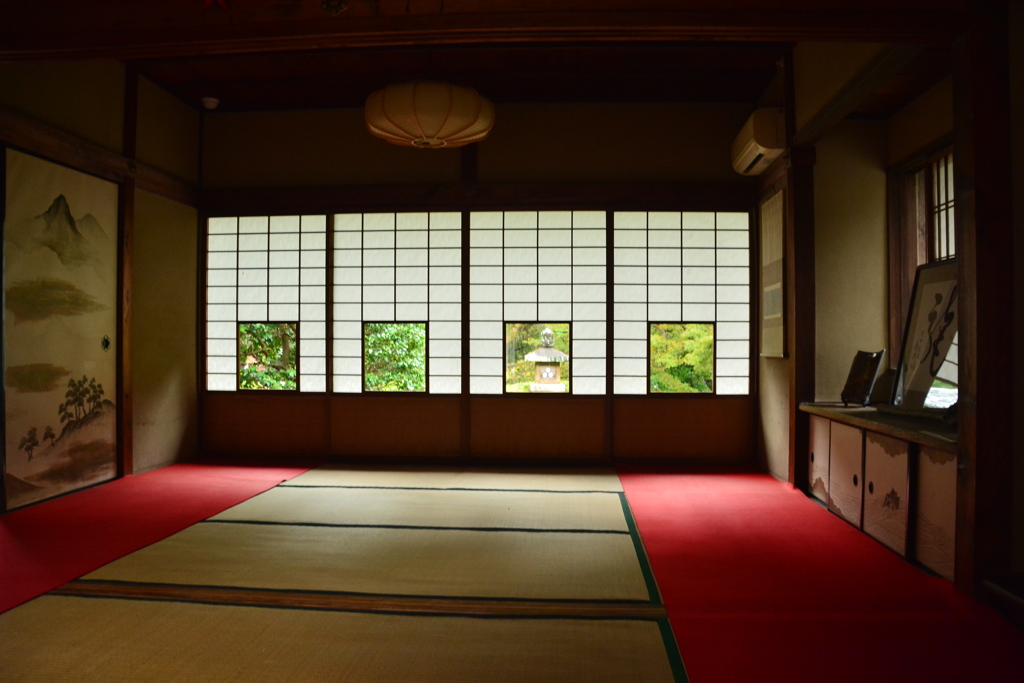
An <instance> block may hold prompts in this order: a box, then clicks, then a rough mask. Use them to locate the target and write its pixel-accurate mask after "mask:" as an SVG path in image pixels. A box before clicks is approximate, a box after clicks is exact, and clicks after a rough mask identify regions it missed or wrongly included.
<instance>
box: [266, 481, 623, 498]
mask: <svg viewBox="0 0 1024 683" xmlns="http://www.w3.org/2000/svg"><path fill="white" fill-rule="evenodd" d="M274 488H288V489H381V490H385V491H497V492H507V493H570V494H577V493H608V494H612V495H619V494H621V493H622V492H621V491H601V490H588V491H583V490H579V491H575V490H574V491H565V490H561V489H501V488H480V487H470V486H368V485H347V484H291V483H289V482H282V483H280V484H278V485H277V486H275V487H274Z"/></svg>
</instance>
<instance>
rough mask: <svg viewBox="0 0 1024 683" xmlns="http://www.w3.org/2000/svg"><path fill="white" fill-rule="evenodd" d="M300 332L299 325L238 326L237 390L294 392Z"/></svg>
mask: <svg viewBox="0 0 1024 683" xmlns="http://www.w3.org/2000/svg"><path fill="white" fill-rule="evenodd" d="M297 328H298V325H297V324H296V323H241V324H239V326H238V386H239V387H241V388H242V389H295V388H296V387H297V386H298V384H297V376H298V371H297V369H296V360H295V358H296V350H297V343H296V342H297V335H298V330H297Z"/></svg>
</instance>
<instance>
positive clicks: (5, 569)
mask: <svg viewBox="0 0 1024 683" xmlns="http://www.w3.org/2000/svg"><path fill="white" fill-rule="evenodd" d="M308 469H309V468H308V467H237V466H225V465H191V464H184V465H172V466H171V467H165V468H162V469H159V470H154V471H152V472H147V473H145V474H139V475H134V476H130V477H125V478H123V479H118V480H116V481H112V482H109V483H107V484H103V485H101V486H96V487H93V488H90V489H86V490H84V491H78V492H76V493H72V494H69V495H66V496H63V497H61V498H57V499H54V500H50V501H47V502H45V503H39V504H37V505H32V506H30V507H26V508H23V509H20V510H14V511H12V512H9V513H7V514H4V515H0V612H3V611H5V610H8V609H10V608H11V607H14V606H16V605H19V604H21V603H23V602H25V601H26V600H30V599H32V598H34V597H36V596H37V595H41V594H42V593H45V592H47V591H49V590H51V589H53V588H56V587H57V586H60V585H63V584H64V583H67V582H68V581H70V580H72V579H75V578H78V577H79V576H81V575H83V574H86V573H88V572H90V571H92V570H94V569H96V568H98V567H101V566H103V565H104V564H106V563H108V562H110V561H112V560H114V559H117V558H118V557H121V556H123V555H127V554H128V553H130V552H134V551H135V550H138V549H139V548H142V547H144V546H147V545H149V544H151V543H154V542H156V541H159V540H161V539H163V538H166V537H167V536H170V535H171V534H173V533H176V532H178V531H181V530H182V529H184V528H185V527H188V526H190V525H192V524H195V523H196V522H199V521H200V520H203V519H206V518H207V517H209V516H211V515H215V514H217V513H218V512H221V511H223V510H226V509H227V508H229V507H231V506H232V505H236V504H237V503H240V502H242V501H243V500H246V499H248V498H251V497H252V496H254V495H256V494H258V493H261V492H263V491H266V490H267V489H269V488H272V487H274V486H276V485H277V484H279V483H281V482H282V481H286V480H288V479H291V478H292V477H295V476H297V475H299V474H301V473H303V472H305V471H306V470H308Z"/></svg>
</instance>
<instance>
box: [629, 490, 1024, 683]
mask: <svg viewBox="0 0 1024 683" xmlns="http://www.w3.org/2000/svg"><path fill="white" fill-rule="evenodd" d="M619 475H620V478H621V479H622V483H623V486H624V488H625V491H626V497H627V499H628V500H629V504H630V507H631V508H632V510H633V514H634V516H635V518H636V522H637V526H638V528H639V531H640V534H641V536H642V537H643V540H644V545H645V546H646V548H647V552H648V555H649V557H650V561H651V566H652V568H653V570H654V575H655V577H656V578H657V581H658V586H659V588H660V589H661V592H662V597H663V599H664V601H665V604H666V607H667V608H668V614H669V619H670V621H671V623H672V628H673V630H674V631H675V635H676V639H677V641H678V643H679V649H680V652H681V653H682V656H683V661H684V662H685V664H686V669H687V672H688V673H689V676H690V679H691V681H693V683H721V682H726V681H728V682H733V681H736V682H744V683H746V682H748V681H810V680H827V681H829V682H830V683H837V682H844V681H850V682H851V683H852V682H856V683H863V682H864V681H872V682H882V681H901V682H904V681H910V682H912V681H928V682H941V681H958V682H961V683H962V682H965V681H984V682H985V683H999V682H1001V681H1007V682H1010V681H1012V682H1013V683H1017V682H1019V681H1021V680H1024V634H1022V633H1021V632H1019V631H1017V630H1016V629H1015V628H1014V627H1013V626H1011V625H1010V624H1009V622H1007V621H1006V620H1004V619H1003V618H1002V617H1001V616H1000V615H999V614H998V613H996V612H995V611H994V610H992V609H990V608H989V607H987V606H985V605H982V604H980V603H978V602H975V601H973V600H971V599H970V598H968V597H967V596H966V595H964V594H963V593H961V592H959V591H957V590H956V589H955V588H953V586H952V584H950V583H949V582H948V581H944V580H942V579H938V578H933V577H931V576H928V575H927V574H925V573H924V572H922V571H920V570H918V569H917V568H915V567H914V566H912V565H911V564H909V563H907V562H905V561H904V560H903V559H902V558H900V557H898V556H897V555H895V554H894V553H892V552H890V551H889V550H888V549H886V548H885V547H883V546H882V545H881V544H880V543H876V542H875V541H874V540H872V539H871V538H869V537H867V536H865V535H863V534H861V533H860V532H859V531H857V530H855V529H854V528H853V527H852V526H850V525H849V524H847V523H846V522H844V521H843V520H841V519H840V518H839V517H837V516H835V515H832V514H830V513H829V512H828V511H826V510H825V509H824V508H822V507H821V506H820V505H818V504H817V503H815V502H813V501H811V500H809V499H808V498H807V497H805V496H804V495H803V494H802V493H800V492H798V491H796V490H795V489H793V488H792V487H791V486H789V485H787V484H782V483H779V482H778V481H776V480H775V479H772V478H771V477H769V476H766V475H736V474H726V475H709V474H652V473H644V472H638V471H633V470H625V471H620V472H619Z"/></svg>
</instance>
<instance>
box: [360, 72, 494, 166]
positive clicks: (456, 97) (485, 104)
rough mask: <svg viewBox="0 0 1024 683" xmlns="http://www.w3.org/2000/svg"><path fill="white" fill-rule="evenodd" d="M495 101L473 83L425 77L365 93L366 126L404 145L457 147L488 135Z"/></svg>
mask: <svg viewBox="0 0 1024 683" xmlns="http://www.w3.org/2000/svg"><path fill="white" fill-rule="evenodd" d="M493 125H494V105H493V104H492V103H491V101H490V100H488V99H487V98H485V97H481V96H480V94H479V93H477V91H476V90H473V89H472V88H463V87H460V86H457V85H451V84H449V83H437V82H433V81H424V82H421V83H402V84H397V85H389V86H387V87H386V88H384V89H383V90H378V91H377V92H374V93H371V95H370V96H369V97H368V98H366V127H367V128H368V129H369V131H370V132H371V133H372V134H374V135H376V136H377V137H379V138H383V139H385V140H387V141H388V142H390V143H391V144H393V145H403V146H405V147H423V148H434V149H436V148H438V147H462V146H463V145H468V144H470V143H472V142H479V141H480V140H483V139H484V138H485V137H487V134H488V133H489V132H491V127H492V126H493Z"/></svg>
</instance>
